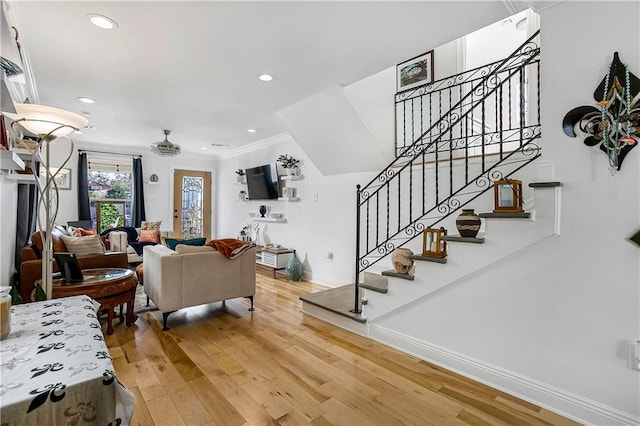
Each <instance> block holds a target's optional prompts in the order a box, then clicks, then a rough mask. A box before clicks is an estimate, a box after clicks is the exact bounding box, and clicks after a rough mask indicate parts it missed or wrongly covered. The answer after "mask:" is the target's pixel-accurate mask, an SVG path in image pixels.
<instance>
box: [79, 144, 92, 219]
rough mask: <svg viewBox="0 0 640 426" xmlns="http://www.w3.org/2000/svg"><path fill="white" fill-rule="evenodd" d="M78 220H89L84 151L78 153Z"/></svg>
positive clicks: (87, 172)
mask: <svg viewBox="0 0 640 426" xmlns="http://www.w3.org/2000/svg"><path fill="white" fill-rule="evenodd" d="M78 220H91V209H90V206H89V171H88V170H87V153H86V152H81V153H80V154H79V155H78Z"/></svg>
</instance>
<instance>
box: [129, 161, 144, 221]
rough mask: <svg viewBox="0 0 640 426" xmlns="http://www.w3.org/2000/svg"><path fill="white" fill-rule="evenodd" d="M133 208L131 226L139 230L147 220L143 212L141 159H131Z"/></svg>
mask: <svg viewBox="0 0 640 426" xmlns="http://www.w3.org/2000/svg"><path fill="white" fill-rule="evenodd" d="M131 177H132V180H133V206H132V211H131V222H132V223H131V225H132V226H133V227H135V228H139V227H140V225H141V224H142V221H143V220H147V217H146V214H145V212H144V181H143V178H142V158H139V157H138V158H134V159H133V173H132V176H131Z"/></svg>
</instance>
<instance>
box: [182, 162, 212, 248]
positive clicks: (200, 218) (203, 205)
mask: <svg viewBox="0 0 640 426" xmlns="http://www.w3.org/2000/svg"><path fill="white" fill-rule="evenodd" d="M173 236H174V238H184V239H186V238H196V237H206V238H207V239H210V238H211V172H201V171H196V170H175V171H174V174H173Z"/></svg>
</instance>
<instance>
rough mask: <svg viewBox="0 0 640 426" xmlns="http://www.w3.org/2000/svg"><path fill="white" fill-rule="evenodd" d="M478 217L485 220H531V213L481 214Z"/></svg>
mask: <svg viewBox="0 0 640 426" xmlns="http://www.w3.org/2000/svg"><path fill="white" fill-rule="evenodd" d="M478 216H480V217H481V218H483V219H529V218H530V217H531V213H530V212H522V213H480V214H479V215H478Z"/></svg>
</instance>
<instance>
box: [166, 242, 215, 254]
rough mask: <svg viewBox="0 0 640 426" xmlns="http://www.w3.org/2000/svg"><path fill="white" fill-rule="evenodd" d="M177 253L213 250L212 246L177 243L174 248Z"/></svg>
mask: <svg viewBox="0 0 640 426" xmlns="http://www.w3.org/2000/svg"><path fill="white" fill-rule="evenodd" d="M175 251H176V252H177V253H178V254H187V253H202V252H206V251H215V250H214V248H213V247H209V246H191V245H189V244H178V245H177V246H176V248H175Z"/></svg>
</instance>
